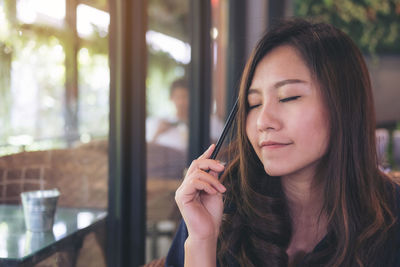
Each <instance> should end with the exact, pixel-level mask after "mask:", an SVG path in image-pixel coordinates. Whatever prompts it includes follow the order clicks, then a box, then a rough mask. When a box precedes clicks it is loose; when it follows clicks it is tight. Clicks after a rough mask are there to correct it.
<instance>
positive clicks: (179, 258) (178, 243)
mask: <svg viewBox="0 0 400 267" xmlns="http://www.w3.org/2000/svg"><path fill="white" fill-rule="evenodd" d="M397 189H398V190H397V191H398V192H399V193H398V194H397V216H396V217H397V225H396V229H400V189H399V188H397ZM187 237H188V231H187V228H186V224H185V222H184V221H183V220H182V221H181V223H180V225H179V228H178V231H177V233H176V235H175V238H174V240H173V242H172V245H171V247H170V249H169V252H168V255H167V260H166V263H165V267H183V266H184V256H185V249H184V244H185V241H186V238H187ZM395 243H396V245H395V246H396V247H397V248H398V249H397V250H396V252H395V253H396V255H395V259H394V265H393V266H392V267H400V230H397V238H396V241H395ZM326 245H327V238H326V237H325V238H323V239H322V240H321V241H320V242H319V243H318V244H317V245H316V246H315V248H314V250H313V252H318V251H320V250H322V249H323V248H324V247H325V246H326ZM384 257H386V255H382V261H381V262H385V258H384ZM228 262H229V266H240V265H239V263H238V262H236V261H235V260H234V259H233V258H232V259H228ZM300 265H301V264H300ZM217 266H219V264H218V263H217ZM386 267H390V266H387V265H386Z"/></svg>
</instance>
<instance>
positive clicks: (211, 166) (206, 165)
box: [196, 159, 225, 172]
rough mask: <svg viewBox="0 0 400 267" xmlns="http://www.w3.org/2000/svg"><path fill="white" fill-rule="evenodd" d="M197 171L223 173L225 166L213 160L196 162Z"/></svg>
mask: <svg viewBox="0 0 400 267" xmlns="http://www.w3.org/2000/svg"><path fill="white" fill-rule="evenodd" d="M196 167H197V169H201V170H204V171H208V170H212V171H215V172H222V171H223V170H224V169H225V166H224V165H222V164H221V163H219V162H218V161H216V160H213V159H203V160H199V161H197V162H196Z"/></svg>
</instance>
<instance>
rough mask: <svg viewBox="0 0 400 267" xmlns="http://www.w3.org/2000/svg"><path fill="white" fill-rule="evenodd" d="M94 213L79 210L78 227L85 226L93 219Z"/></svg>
mask: <svg viewBox="0 0 400 267" xmlns="http://www.w3.org/2000/svg"><path fill="white" fill-rule="evenodd" d="M93 219H94V215H93V213H91V212H79V213H78V217H77V225H78V228H79V229H81V228H85V227H87V226H89V225H90V223H91V222H92V221H93Z"/></svg>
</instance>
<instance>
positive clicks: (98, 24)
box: [76, 4, 110, 37]
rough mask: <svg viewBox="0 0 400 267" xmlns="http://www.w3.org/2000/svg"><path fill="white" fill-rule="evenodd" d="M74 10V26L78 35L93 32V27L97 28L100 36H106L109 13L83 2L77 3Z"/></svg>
mask: <svg viewBox="0 0 400 267" xmlns="http://www.w3.org/2000/svg"><path fill="white" fill-rule="evenodd" d="M76 12H77V13H76V27H77V31H78V34H79V36H81V37H88V36H90V35H92V34H93V33H94V32H95V29H94V28H97V29H98V31H99V35H100V37H105V36H107V33H108V25H109V24H110V15H109V14H108V13H107V12H104V11H102V10H100V9H96V8H93V7H90V6H88V5H84V4H79V5H78V8H77V11H76Z"/></svg>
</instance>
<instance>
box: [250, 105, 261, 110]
mask: <svg viewBox="0 0 400 267" xmlns="http://www.w3.org/2000/svg"><path fill="white" fill-rule="evenodd" d="M259 106H261V104H256V105H249V109H253V108H257V107H259Z"/></svg>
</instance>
